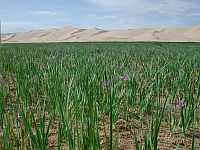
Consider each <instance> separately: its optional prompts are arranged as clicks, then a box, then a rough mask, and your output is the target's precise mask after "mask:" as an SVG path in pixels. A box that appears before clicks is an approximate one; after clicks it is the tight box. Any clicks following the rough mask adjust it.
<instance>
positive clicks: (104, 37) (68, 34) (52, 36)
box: [2, 26, 200, 43]
mask: <svg viewBox="0 0 200 150" xmlns="http://www.w3.org/2000/svg"><path fill="white" fill-rule="evenodd" d="M75 41H79V42H83V41H163V42H170V41H171V42H189V41H193V42H200V26H194V27H191V28H140V29H127V30H103V29H98V28H90V29H82V28H75V27H71V26H67V27H64V28H52V29H47V30H37V31H30V32H21V33H20V32H19V33H13V34H3V35H2V42H3V43H31V42H75Z"/></svg>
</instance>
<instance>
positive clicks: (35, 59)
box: [0, 42, 200, 150]
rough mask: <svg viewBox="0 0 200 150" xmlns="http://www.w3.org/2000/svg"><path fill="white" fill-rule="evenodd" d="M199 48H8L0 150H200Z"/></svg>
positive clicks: (0, 86)
mask: <svg viewBox="0 0 200 150" xmlns="http://www.w3.org/2000/svg"><path fill="white" fill-rule="evenodd" d="M199 68H200V43H158V42H152V43H144V42H138V43H137V42H135V43H129V42H108V43H107V42H106V43H51V44H49V43H46V44H3V45H2V47H1V50H0V149H41V150H42V149H88V150H96V149H137V150H139V149H145V150H150V149H154V150H156V149H158V148H160V149H167V148H168V149H176V148H177V149H181V148H182V149H200V109H199V107H200V69H199Z"/></svg>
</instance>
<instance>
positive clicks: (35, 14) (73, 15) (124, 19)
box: [0, 0, 200, 33]
mask: <svg viewBox="0 0 200 150" xmlns="http://www.w3.org/2000/svg"><path fill="white" fill-rule="evenodd" d="M0 20H1V22H2V32H3V33H13V32H24V31H31V30H37V29H46V28H57V27H64V26H74V27H79V28H92V27H97V28H103V29H130V28H142V27H191V26H197V25H200V0H0Z"/></svg>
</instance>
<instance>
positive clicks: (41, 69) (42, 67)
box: [40, 63, 45, 71]
mask: <svg viewBox="0 0 200 150" xmlns="http://www.w3.org/2000/svg"><path fill="white" fill-rule="evenodd" d="M44 69H45V64H43V63H42V64H40V71H44Z"/></svg>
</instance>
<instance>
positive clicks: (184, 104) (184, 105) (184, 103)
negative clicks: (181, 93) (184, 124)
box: [181, 99, 186, 109]
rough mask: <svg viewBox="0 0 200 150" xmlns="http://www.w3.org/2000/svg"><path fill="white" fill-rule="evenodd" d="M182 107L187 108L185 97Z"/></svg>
mask: <svg viewBox="0 0 200 150" xmlns="http://www.w3.org/2000/svg"><path fill="white" fill-rule="evenodd" d="M181 107H182V108H183V109H185V108H186V100H185V99H183V100H182V101H181Z"/></svg>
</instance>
